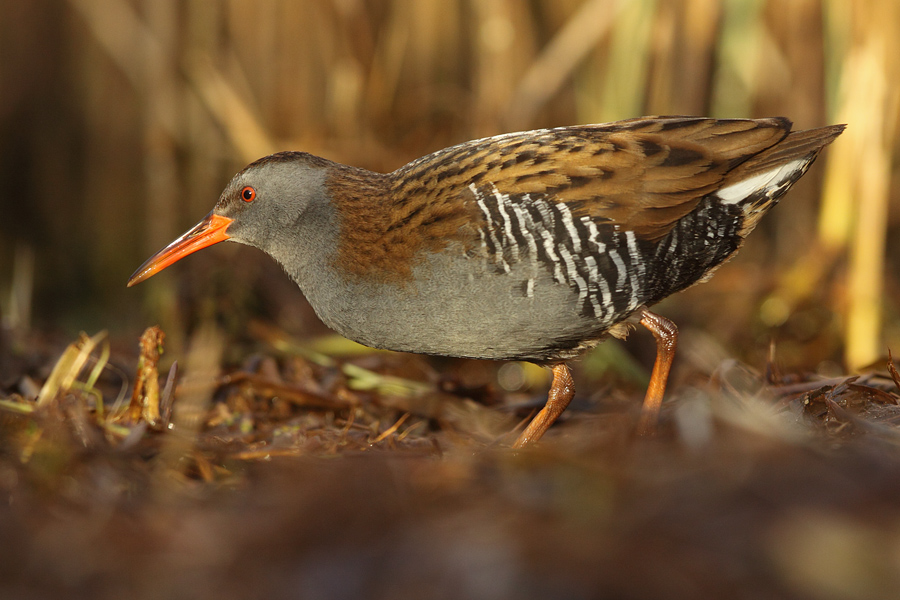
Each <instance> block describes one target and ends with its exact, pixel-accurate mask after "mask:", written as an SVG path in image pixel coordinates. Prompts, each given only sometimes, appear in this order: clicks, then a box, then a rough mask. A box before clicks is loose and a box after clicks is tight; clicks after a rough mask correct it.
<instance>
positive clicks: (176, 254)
mask: <svg viewBox="0 0 900 600" xmlns="http://www.w3.org/2000/svg"><path fill="white" fill-rule="evenodd" d="M231 223H232V220H231V219H229V218H228V217H222V216H220V215H215V214H213V213H209V214H208V215H206V218H204V219H203V220H202V221H200V222H199V223H197V224H196V225H194V226H193V227H192V228H191V229H190V231H188V232H186V233H185V234H184V235H182V236H181V237H180V238H178V239H177V240H175V241H174V242H172V243H171V244H169V245H168V246H166V247H165V248H163V249H162V250H160V251H159V252H157V253H156V254H154V255H153V256H151V257H150V258H148V259H147V261H146V262H145V263H144V264H142V265H141V266H140V267H138V270H137V271H135V272H134V274H133V275H132V276H131V278H130V279H129V280H128V287H131V286H133V285H134V284H136V283H140V282H142V281H144V280H145V279H149V278H150V277H153V276H154V275H156V274H157V273H159V272H160V271H162V270H163V269H165V268H166V267H168V266H169V265H171V264H172V263H174V262H178V261H179V260H181V259H182V258H184V257H185V256H187V255H188V254H192V253H194V252H196V251H197V250H202V249H203V248H206V247H207V246H212V245H213V244H218V243H219V242H224V241H225V240H227V239H228V234H227V233H225V230H226V229H228V226H229V225H231Z"/></svg>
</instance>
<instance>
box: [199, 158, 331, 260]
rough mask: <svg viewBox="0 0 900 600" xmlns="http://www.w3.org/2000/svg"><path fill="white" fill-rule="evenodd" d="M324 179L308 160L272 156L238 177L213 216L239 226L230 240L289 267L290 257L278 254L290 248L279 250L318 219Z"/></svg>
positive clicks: (231, 228)
mask: <svg viewBox="0 0 900 600" xmlns="http://www.w3.org/2000/svg"><path fill="white" fill-rule="evenodd" d="M324 177H325V170H324V169H323V168H322V167H320V166H318V165H312V164H309V162H308V161H306V160H304V155H299V156H292V157H291V158H290V159H289V158H287V157H285V156H283V155H273V157H267V158H266V159H262V160H261V161H257V162H256V163H253V164H252V165H250V166H249V167H247V168H246V169H244V170H243V171H241V172H240V173H238V174H237V175H235V176H234V178H233V179H232V180H231V182H230V183H229V184H228V186H227V187H226V188H225V190H224V191H223V192H222V195H221V196H220V197H219V201H218V202H217V203H216V206H215V209H214V210H213V212H214V213H215V214H218V215H221V216H223V217H227V218H229V219H232V220H233V221H234V222H233V223H232V224H231V225H230V226H229V227H228V231H227V233H228V236H229V238H230V239H232V240H234V241H236V242H240V243H242V244H247V245H249V246H255V247H257V248H259V249H261V250H263V251H265V252H268V253H269V254H272V255H273V256H275V258H276V259H278V260H279V262H284V260H289V258H288V257H286V256H283V255H276V254H277V253H278V251H279V249H280V250H286V248H279V246H283V245H284V244H286V243H288V239H293V240H295V241H296V240H297V239H298V237H299V236H301V235H302V231H303V230H304V229H307V228H309V227H311V226H314V224H315V221H316V220H317V219H316V213H317V210H316V208H317V204H319V203H317V201H318V200H321V199H322V196H323V195H322V186H323V181H324ZM286 234H288V235H286ZM284 238H288V239H284ZM278 254H280V253H278Z"/></svg>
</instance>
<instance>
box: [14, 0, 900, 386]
mask: <svg viewBox="0 0 900 600" xmlns="http://www.w3.org/2000/svg"><path fill="white" fill-rule="evenodd" d="M0 14H2V15H3V16H2V19H0V81H2V82H3V84H4V85H3V87H2V89H0V178H2V181H3V183H4V189H5V190H6V191H5V193H4V194H3V197H2V200H0V210H2V213H0V310H2V318H3V323H4V327H5V328H6V330H7V331H13V332H16V333H17V334H22V333H27V332H28V331H39V332H59V333H61V334H63V335H65V336H67V338H71V336H72V335H74V334H75V333H77V332H78V331H79V330H86V331H89V332H93V331H97V330H100V329H109V330H110V332H111V336H112V337H113V338H114V339H116V338H118V339H126V340H127V343H128V344H133V340H134V339H136V336H137V334H138V332H139V331H140V330H141V329H142V328H143V327H145V326H147V325H149V324H152V323H160V324H161V325H162V326H163V328H164V330H165V331H166V332H167V333H168V334H169V337H170V341H171V343H172V344H174V345H175V348H176V349H177V348H178V346H179V345H180V344H181V343H182V342H181V340H183V339H184V338H185V335H186V334H187V333H188V332H189V331H191V330H192V328H193V327H195V326H196V324H197V323H199V322H200V321H204V320H210V319H214V320H216V321H217V322H218V323H219V324H220V325H221V326H223V327H224V328H225V329H226V331H229V332H231V333H233V334H236V335H239V332H240V331H241V328H242V327H244V326H245V325H246V322H247V320H248V319H249V318H250V317H258V318H261V319H263V320H264V321H270V322H273V323H277V324H278V326H279V327H281V328H284V329H285V330H287V331H289V332H291V333H292V334H295V335H299V336H305V335H313V334H320V333H323V332H324V329H323V327H322V326H321V325H320V324H318V322H317V320H316V319H315V317H314V315H313V314H312V312H311V310H310V309H309V307H308V306H307V305H306V303H305V301H304V300H303V298H302V295H301V294H300V292H299V290H297V289H296V288H295V287H294V285H293V284H292V283H291V282H290V281H289V280H288V279H287V278H286V277H285V276H284V275H283V274H282V273H281V270H280V268H279V267H277V266H276V265H275V264H274V263H273V262H272V261H271V260H270V259H269V258H268V257H266V256H265V255H263V254H262V253H261V252H258V251H255V250H253V249H249V248H241V247H238V246H237V245H234V244H224V245H220V246H217V247H215V248H213V249H210V250H206V251H204V252H202V253H199V254H196V255H193V256H191V257H190V258H189V259H188V260H185V261H182V262H181V263H179V264H178V265H177V266H175V267H172V268H170V269H168V270H167V271H166V272H165V273H164V274H162V275H160V276H157V277H155V278H153V279H152V280H151V281H149V282H148V283H145V284H142V285H141V286H139V287H137V288H132V289H126V288H125V282H126V280H127V279H128V276H129V275H130V274H131V273H132V271H134V269H135V268H136V267H137V266H138V265H139V264H141V263H142V262H143V260H144V259H145V258H147V257H148V256H149V255H150V254H151V253H152V252H154V251H156V250H157V249H159V248H160V247H162V246H163V245H165V244H166V243H168V242H169V241H170V240H171V239H173V238H174V237H175V236H177V235H179V234H180V233H181V232H183V231H184V230H185V229H187V228H188V227H189V226H191V225H193V224H194V223H195V222H197V221H198V220H199V219H200V218H201V217H202V216H203V215H205V214H206V213H207V212H208V211H209V210H210V208H211V207H212V205H213V203H214V202H215V201H216V199H217V198H218V194H219V192H220V191H221V189H222V188H223V187H224V185H225V184H226V183H227V181H228V180H229V179H230V177H231V175H232V174H233V173H234V172H235V171H236V170H238V169H240V168H241V167H242V166H243V165H245V164H246V163H248V162H249V161H251V160H253V159H256V158H258V157H260V156H262V155H265V154H268V153H271V152H274V151H278V150H286V149H295V150H306V151H309V152H312V153H314V154H318V155H321V156H325V157H327V158H329V159H332V160H336V161H339V162H345V163H349V164H353V165H357V166H360V167H366V168H369V169H373V170H379V171H390V170H393V169H395V168H397V167H399V166H401V165H402V164H404V163H405V162H407V161H409V160H411V159H414V158H416V157H419V156H421V155H423V154H426V153H428V152H431V151H434V150H437V149H440V148H443V147H445V146H448V145H451V144H454V143H458V142H462V141H465V140H469V139H472V138H475V137H480V136H487V135H493V134H497V133H502V132H507V131H513V130H522V129H530V128H539V127H552V126H560V125H570V124H577V123H594V122H605V121H611V120H616V119H622V118H628V117H634V116H639V115H644V114H690V115H711V116H715V117H761V116H771V115H785V116H788V117H789V118H791V119H792V120H793V121H794V123H795V127H796V128H809V127H815V126H819V125H824V124H827V123H838V122H840V123H848V124H849V127H848V129H847V131H846V132H845V134H844V135H843V136H842V137H841V138H840V139H838V141H837V142H836V143H835V144H834V145H833V146H831V147H830V148H829V149H828V150H827V151H826V152H825V153H824V157H823V159H821V160H820V161H819V162H818V163H817V164H816V166H815V167H814V168H813V169H812V170H811V171H810V173H809V174H808V175H807V176H806V177H804V179H803V180H802V181H801V182H800V183H799V184H798V185H797V186H796V187H795V188H794V190H793V191H792V192H791V193H790V194H789V195H788V196H787V198H786V199H785V200H784V201H783V202H782V204H781V205H780V206H779V207H778V208H777V209H775V210H774V211H773V212H772V213H770V215H769V216H768V217H767V218H766V219H764V221H763V223H762V224H761V226H760V227H759V228H758V229H757V231H756V232H755V233H754V234H753V235H752V236H750V238H749V241H748V243H747V245H746V247H745V248H744V250H743V251H742V252H741V254H740V255H739V256H738V258H737V259H736V260H734V261H732V262H731V263H730V264H729V265H728V266H727V267H726V268H723V269H721V270H720V271H719V272H718V273H717V275H716V276H715V277H714V278H713V279H712V281H711V282H710V283H708V284H706V285H703V286H698V287H695V288H693V289H691V290H689V291H688V292H686V293H683V294H680V295H678V296H676V297H675V298H672V299H670V300H667V301H666V303H665V306H663V307H660V309H659V310H660V311H661V312H662V313H663V314H666V315H667V316H669V317H670V318H673V319H674V320H675V321H676V322H677V323H679V325H680V326H681V328H682V330H683V331H685V332H686V338H687V340H688V343H687V352H688V354H689V355H690V354H691V353H692V352H693V350H696V352H695V353H694V355H695V356H700V357H701V358H699V359H698V360H703V358H702V357H703V356H706V357H707V358H708V359H709V360H710V361H712V362H715V360H716V359H718V357H720V356H729V355H733V356H736V357H738V358H740V359H742V360H747V361H750V362H751V364H756V365H760V364H761V363H762V362H764V360H765V355H766V353H767V352H768V349H769V343H770V341H771V340H774V341H775V342H776V343H777V347H778V357H779V360H780V361H781V362H782V363H784V364H785V366H786V367H788V368H800V369H807V370H818V371H819V372H821V373H823V374H830V373H832V372H839V371H840V370H841V369H845V368H851V369H853V368H858V367H862V366H864V365H866V364H868V363H871V362H872V361H874V360H876V359H878V358H879V357H881V356H882V355H884V354H886V350H887V348H888V347H889V346H891V345H892V346H893V347H894V348H895V350H896V349H897V348H898V347H900V310H898V309H900V282H898V272H900V271H898V269H900V242H898V240H897V238H898V236H897V235H896V234H897V233H898V230H900V198H898V187H897V182H896V177H895V174H896V172H897V161H896V159H895V152H896V150H897V148H898V143H897V120H898V114H900V110H898V109H900V87H898V82H900V60H897V57H898V56H900V3H898V2H896V1H895V0H860V1H855V2H849V1H846V0H777V1H776V0H769V1H766V0H658V1H654V0H621V1H615V0H441V1H438V0H435V1H418V2H409V1H404V0H382V1H374V0H373V1H366V0H330V1H323V0H263V1H255V0H254V1H251V0H228V1H224V0H220V1H212V0H209V1H207V0H202V1H199V0H198V1H189V0H29V1H28V2H23V1H21V0H0ZM643 337H644V338H646V339H645V340H644V341H643V342H639V343H638V344H639V346H640V345H643V346H642V347H643V348H644V349H643V350H640V349H639V350H638V351H637V352H638V353H640V352H648V353H649V354H648V356H650V357H652V340H650V338H649V336H643ZM629 343H630V342H629ZM176 351H177V350H176ZM642 362H646V364H648V365H649V363H650V361H649V360H648V361H642Z"/></svg>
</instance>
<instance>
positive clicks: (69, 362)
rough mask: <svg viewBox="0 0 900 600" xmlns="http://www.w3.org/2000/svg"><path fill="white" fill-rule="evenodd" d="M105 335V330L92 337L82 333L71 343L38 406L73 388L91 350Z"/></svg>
mask: <svg viewBox="0 0 900 600" xmlns="http://www.w3.org/2000/svg"><path fill="white" fill-rule="evenodd" d="M105 337H106V332H105V331H101V332H100V333H98V334H96V335H95V336H93V337H90V338H89V337H87V335H86V334H84V333H82V334H81V336H80V337H79V339H78V341H76V342H73V343H71V344H69V346H68V347H67V348H66V349H65V351H63V354H62V356H61V357H60V358H59V360H58V361H57V363H56V365H55V366H54V367H53V371H52V372H51V373H50V377H48V378H47V381H46V382H45V383H44V386H43V387H42V388H41V391H40V394H38V398H37V405H38V406H46V405H47V404H48V403H49V402H50V401H52V400H53V399H54V398H56V397H57V396H59V395H60V394H64V393H66V392H67V391H69V390H70V389H71V388H72V385H73V383H74V382H75V380H76V379H77V378H78V376H79V375H80V374H81V370H82V369H83V368H84V365H85V363H87V360H88V357H89V356H90V355H91V352H93V351H94V348H95V347H96V346H97V344H98V343H100V341H101V340H102V339H104V338H105Z"/></svg>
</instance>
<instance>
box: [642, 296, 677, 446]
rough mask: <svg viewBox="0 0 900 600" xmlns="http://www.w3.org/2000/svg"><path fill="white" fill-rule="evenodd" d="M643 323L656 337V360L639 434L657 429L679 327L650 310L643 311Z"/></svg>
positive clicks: (645, 433)
mask: <svg viewBox="0 0 900 600" xmlns="http://www.w3.org/2000/svg"><path fill="white" fill-rule="evenodd" d="M641 325H643V326H644V327H646V328H647V329H649V330H650V333H652V334H653V337H655V338H656V362H655V363H654V364H653V373H652V374H651V375H650V385H648V386H647V395H646V396H644V406H643V407H642V408H641V419H640V421H638V434H639V435H649V434H651V433H653V432H654V431H656V423H657V421H658V420H659V407H660V405H661V404H662V400H663V394H664V393H665V391H666V381H668V379H669V370H671V368H672V360H673V359H674V358H675V346H676V344H677V343H678V327H676V326H675V323H673V322H672V321H670V320H668V319H667V318H665V317H661V316H659V315H657V314H655V313H652V312H650V311H649V310H644V311H642V312H641Z"/></svg>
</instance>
